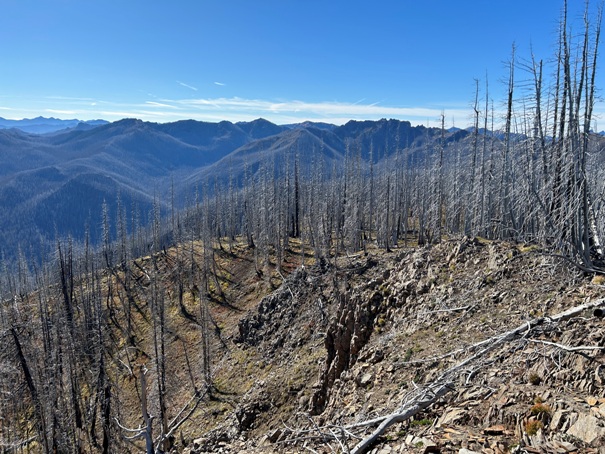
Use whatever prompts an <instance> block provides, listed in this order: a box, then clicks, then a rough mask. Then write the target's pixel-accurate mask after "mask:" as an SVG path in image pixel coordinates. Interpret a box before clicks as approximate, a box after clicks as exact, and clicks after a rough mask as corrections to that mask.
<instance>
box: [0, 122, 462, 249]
mask: <svg viewBox="0 0 605 454" xmlns="http://www.w3.org/2000/svg"><path fill="white" fill-rule="evenodd" d="M11 121H12V120H2V121H0V125H3V126H4V128H5V129H0V250H1V251H3V252H4V253H5V254H6V255H7V256H9V257H10V256H14V255H15V253H16V250H17V249H16V248H17V245H19V244H21V245H23V248H24V249H26V248H27V247H29V246H31V245H33V246H34V249H35V248H37V245H39V244H41V243H47V242H48V240H52V239H54V237H55V236H56V235H59V236H65V235H67V234H69V235H72V236H73V237H74V238H75V239H77V240H80V239H82V238H83V237H84V232H85V229H86V226H88V230H89V232H90V235H91V237H92V239H93V240H95V239H97V238H98V237H99V235H100V226H101V211H102V209H101V207H102V204H103V202H106V203H107V206H108V207H109V214H110V216H111V217H112V223H113V222H115V214H116V210H117V203H118V202H117V201H118V199H119V200H120V203H121V206H122V207H123V209H124V210H125V211H127V212H128V213H135V212H136V213H138V214H137V215H136V217H138V218H140V219H141V223H145V220H146V218H147V216H148V214H149V212H150V211H151V209H152V206H153V201H154V197H158V196H159V197H160V199H162V200H164V201H165V206H167V205H168V201H171V200H172V195H173V194H174V196H175V201H176V203H177V204H179V205H180V206H182V205H183V204H184V203H185V201H186V200H190V201H191V200H193V198H194V194H195V193H196V190H199V189H204V187H205V188H214V187H215V185H216V184H217V183H218V184H219V186H220V183H227V182H228V181H231V182H234V184H242V182H243V180H244V178H254V177H255V175H256V174H257V173H258V172H259V169H263V168H264V169H267V168H271V169H272V171H273V172H275V173H276V174H278V173H280V172H283V171H284V168H285V166H286V165H290V166H291V167H290V169H292V166H293V162H294V159H297V160H298V162H300V169H301V171H302V172H316V173H317V172H320V171H321V170H322V169H323V171H324V173H325V174H326V175H327V174H328V173H329V172H331V171H332V170H333V169H337V168H341V166H342V165H343V164H344V162H345V159H346V156H347V155H348V156H349V157H350V158H351V159H361V160H364V161H369V160H370V159H371V160H372V161H373V162H374V163H380V162H383V161H386V160H388V159H389V158H390V157H392V156H394V155H395V154H403V153H405V156H406V157H407V160H408V162H409V163H412V164H413V163H414V162H419V159H421V156H425V152H426V150H432V149H434V148H435V147H434V145H435V143H436V141H438V140H441V139H440V138H441V131H440V130H438V129H436V128H425V127H423V126H416V127H414V126H411V124H410V123H409V122H406V121H398V120H380V121H350V122H348V123H347V124H345V125H342V126H334V125H328V124H325V123H319V124H318V123H312V122H306V123H302V124H295V125H286V126H280V125H275V124H273V123H271V122H269V121H267V120H264V119H258V120H254V121H251V122H240V123H231V122H228V121H222V122H219V123H207V122H199V121H194V120H185V121H178V122H175V123H165V124H159V123H149V122H144V121H141V120H135V119H125V120H120V121H116V122H113V123H107V122H105V121H102V120H98V121H95V122H78V120H57V119H44V118H38V119H33V120H22V121H21V122H17V123H10V122H11ZM27 122H30V123H27ZM17 124H18V126H17ZM9 125H10V129H6V128H7V126H9ZM53 125H54V127H56V128H59V127H61V128H62V129H58V130H55V131H50V129H51V128H52V127H53ZM28 129H29V131H28ZM32 129H36V130H38V131H40V130H44V131H45V133H44V134H40V133H35V134H34V133H32V132H31V131H32ZM468 134H469V133H468V132H467V131H464V130H455V131H447V132H446V139H447V141H449V142H452V141H453V142H457V141H461V140H463V139H464V138H465V137H466V136H468ZM423 150H424V151H423ZM287 163H288V164H287ZM263 166H264V167H263ZM132 217H133V216H132V215H130V214H129V215H128V218H129V219H131V218H132Z"/></svg>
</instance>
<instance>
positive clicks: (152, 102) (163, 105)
mask: <svg viewBox="0 0 605 454" xmlns="http://www.w3.org/2000/svg"><path fill="white" fill-rule="evenodd" d="M145 104H147V105H148V106H152V107H166V108H168V109H177V108H178V107H176V106H171V105H170V104H164V103H161V102H155V101H147V102H145Z"/></svg>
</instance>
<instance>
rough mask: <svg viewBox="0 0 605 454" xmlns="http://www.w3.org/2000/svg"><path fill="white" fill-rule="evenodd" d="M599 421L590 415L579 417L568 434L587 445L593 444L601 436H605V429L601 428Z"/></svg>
mask: <svg viewBox="0 0 605 454" xmlns="http://www.w3.org/2000/svg"><path fill="white" fill-rule="evenodd" d="M599 422H600V421H599V420H598V419H597V418H595V417H594V416H590V415H578V420H577V421H576V422H575V423H574V425H572V426H571V427H570V428H569V429H568V430H567V433H568V434H569V435H573V436H574V437H576V438H579V439H580V440H582V441H583V442H585V443H592V442H593V441H595V440H596V439H598V438H599V437H601V436H605V428H603V427H601V425H600V424H599Z"/></svg>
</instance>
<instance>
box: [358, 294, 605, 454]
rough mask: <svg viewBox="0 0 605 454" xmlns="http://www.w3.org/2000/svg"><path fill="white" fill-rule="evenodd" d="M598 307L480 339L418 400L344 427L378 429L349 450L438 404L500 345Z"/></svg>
mask: <svg viewBox="0 0 605 454" xmlns="http://www.w3.org/2000/svg"><path fill="white" fill-rule="evenodd" d="M601 306H605V299H600V300H597V301H593V302H591V303H585V304H582V305H580V306H575V307H572V308H570V309H567V310H566V311H563V312H560V313H558V314H557V315H553V316H552V317H537V318H534V319H532V320H528V321H526V322H525V323H523V324H521V325H519V326H517V327H516V328H514V329H512V330H510V331H506V332H504V333H501V334H499V335H497V336H493V337H491V338H489V339H486V340H483V341H481V342H478V343H476V344H474V345H472V346H470V347H469V348H468V350H473V349H475V348H477V347H482V346H485V347H484V348H483V349H481V350H480V351H478V352H477V353H475V354H473V355H471V356H469V357H468V358H466V359H464V360H463V361H461V362H459V363H458V364H456V365H455V366H453V367H451V368H450V369H448V370H446V371H445V372H443V373H442V374H441V375H440V376H439V377H438V378H437V379H436V380H435V381H433V382H432V383H430V384H428V385H426V386H425V387H424V388H423V389H421V390H420V392H418V393H417V397H415V398H414V399H412V400H411V401H409V402H407V403H405V404H404V405H403V406H401V407H399V408H398V409H397V410H396V411H395V412H393V413H391V414H389V415H386V416H383V417H380V418H375V419H372V420H371V421H366V422H365V423H358V424H355V425H354V426H347V428H350V427H362V426H367V427H370V426H374V425H376V424H378V427H377V428H376V429H375V430H374V431H373V432H372V433H371V434H370V435H368V436H367V437H366V438H364V439H363V440H361V441H360V442H359V443H358V444H357V445H356V446H355V447H354V448H353V449H352V450H351V454H363V453H365V452H367V450H368V449H369V448H370V447H372V446H373V445H374V444H375V443H376V441H377V439H378V437H380V436H381V435H382V434H383V433H384V432H385V431H386V429H388V428H389V427H390V426H392V425H393V424H395V423H398V422H403V421H406V420H407V419H410V418H411V417H412V416H414V415H416V414H417V413H419V412H420V411H422V410H424V409H426V408H428V407H429V406H430V405H432V404H433V403H435V402H437V401H438V400H439V399H440V398H442V397H443V396H445V395H446V394H447V393H448V392H450V391H452V390H454V388H455V386H454V383H455V380H456V378H457V377H458V376H459V375H460V374H461V373H462V372H463V371H464V370H466V368H467V367H469V366H470V365H472V364H473V363H474V362H476V361H477V360H479V359H481V358H482V357H484V356H485V355H486V354H487V353H489V352H491V351H493V350H495V349H496V348H497V347H499V346H501V345H502V344H504V343H506V342H509V341H512V340H514V339H516V338H518V337H520V336H521V335H524V336H527V335H528V334H529V333H530V332H531V331H532V330H533V329H534V328H535V327H537V326H540V325H544V324H555V323H559V322H562V321H565V320H569V319H571V318H574V317H576V316H578V315H580V314H582V313H583V312H585V311H588V310H591V309H595V308H597V307H601Z"/></svg>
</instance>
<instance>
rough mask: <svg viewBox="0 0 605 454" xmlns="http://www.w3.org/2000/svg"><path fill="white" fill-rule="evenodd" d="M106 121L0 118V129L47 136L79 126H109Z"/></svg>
mask: <svg viewBox="0 0 605 454" xmlns="http://www.w3.org/2000/svg"><path fill="white" fill-rule="evenodd" d="M107 123H108V122H107V121H105V120H86V121H81V120H60V119H58V118H52V117H51V118H45V117H36V118H24V119H23V120H7V119H5V118H2V117H0V129H10V128H15V129H19V130H21V131H24V132H29V133H32V134H47V133H49V132H56V131H61V130H63V129H69V128H75V127H77V126H78V125H88V126H100V125H104V124H107Z"/></svg>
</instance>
